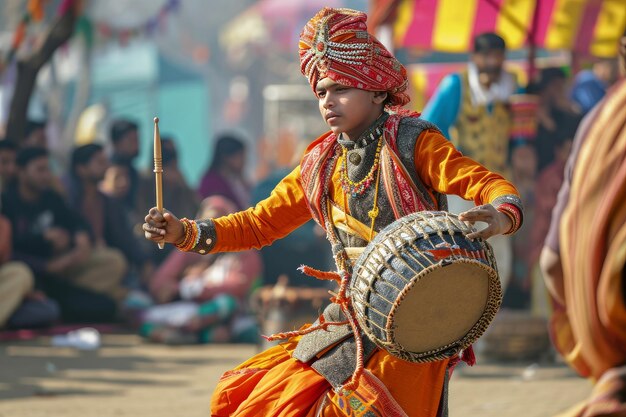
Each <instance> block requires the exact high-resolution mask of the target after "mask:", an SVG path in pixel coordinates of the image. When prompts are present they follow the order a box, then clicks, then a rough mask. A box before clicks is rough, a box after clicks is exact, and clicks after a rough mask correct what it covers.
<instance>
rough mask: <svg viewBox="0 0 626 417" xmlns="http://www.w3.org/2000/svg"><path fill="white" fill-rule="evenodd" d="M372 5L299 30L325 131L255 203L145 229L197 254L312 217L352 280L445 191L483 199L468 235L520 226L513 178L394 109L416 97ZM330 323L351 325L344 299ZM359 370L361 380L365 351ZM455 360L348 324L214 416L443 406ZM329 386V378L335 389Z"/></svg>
mask: <svg viewBox="0 0 626 417" xmlns="http://www.w3.org/2000/svg"><path fill="white" fill-rule="evenodd" d="M365 22H366V15H365V14H364V13H361V12H357V11H354V10H349V9H332V8H324V9H323V10H321V11H320V12H319V13H317V15H315V16H314V17H313V18H312V19H311V20H310V21H309V22H308V23H307V24H306V26H305V27H304V29H303V31H302V34H301V37H300V61H301V71H302V73H303V74H304V75H305V76H306V77H307V78H308V80H309V83H310V84H311V87H312V89H313V91H314V93H315V95H316V97H317V98H318V101H319V108H320V113H321V115H322V117H323V118H324V120H325V122H326V123H327V125H328V126H329V128H330V131H329V132H328V133H326V134H324V135H322V136H321V137H320V138H318V139H317V140H315V141H314V142H313V143H312V144H311V145H310V146H309V147H308V149H307V151H306V152H305V154H304V156H303V158H302V161H301V163H300V165H299V166H298V167H296V168H295V169H294V170H293V171H292V172H291V173H290V174H289V175H287V176H286V177H285V178H284V179H283V180H282V181H281V182H280V183H279V184H278V186H277V187H276V188H275V189H274V191H273V192H272V193H271V195H270V196H269V197H268V198H267V199H266V200H264V201H262V202H260V203H259V204H257V205H256V206H255V207H252V208H249V209H248V210H245V211H242V212H239V213H235V214H232V215H229V216H226V217H221V218H216V219H204V220H197V221H193V220H188V219H180V220H179V219H178V218H177V217H176V216H175V215H174V214H173V213H169V212H166V213H165V214H164V215H163V214H161V213H160V212H158V211H157V210H156V208H153V209H151V210H150V213H149V214H148V215H147V216H146V223H145V224H144V226H143V228H144V231H145V235H146V238H148V239H150V240H152V241H155V242H167V243H172V244H175V245H176V246H177V247H178V248H179V249H181V250H185V251H193V252H197V253H200V254H206V253H211V252H223V251H239V250H245V249H250V248H260V247H262V246H265V245H269V244H271V243H272V242H273V241H274V240H276V239H279V238H281V237H283V236H285V235H287V234H289V233H290V232H291V231H293V230H294V229H296V228H297V227H299V226H301V225H302V224H304V223H305V222H306V221H308V220H309V219H311V218H313V219H315V220H316V221H317V222H318V223H319V224H320V225H321V226H322V227H323V228H324V229H325V230H326V232H327V237H328V240H329V241H330V243H331V245H332V250H333V255H334V257H335V261H336V264H337V270H338V273H339V275H340V276H342V277H344V278H345V279H348V277H349V276H350V274H351V268H352V265H353V264H352V261H351V260H350V257H349V256H348V252H351V251H352V250H353V249H354V248H363V247H365V246H366V245H367V243H368V242H369V240H371V238H372V237H373V236H374V235H375V234H376V233H377V232H378V231H380V230H381V229H382V228H384V227H385V226H387V225H388V224H390V223H392V222H393V221H395V220H396V219H398V218H400V217H403V216H405V215H407V214H410V213H412V212H416V211H422V210H445V209H446V202H445V194H456V195H459V196H461V197H463V198H465V199H469V200H473V201H474V202H475V203H476V204H477V205H478V206H477V207H475V208H473V209H471V210H468V211H467V212H464V213H462V214H460V215H459V218H460V219H461V220H464V221H469V222H476V221H481V222H485V223H486V224H487V227H486V228H485V229H483V230H480V231H476V232H474V233H471V234H469V235H468V237H469V238H476V237H480V238H483V239H486V238H488V237H490V236H493V235H496V234H511V233H514V232H515V231H516V230H517V229H519V227H520V226H521V223H522V205H521V201H520V199H519V196H518V193H517V190H516V189H515V187H514V186H513V185H512V184H510V183H509V182H507V181H506V180H505V179H503V178H502V177H501V176H500V175H497V174H495V173H492V172H489V171H488V170H487V169H486V168H484V167H483V166H481V165H479V164H478V163H476V162H474V161H472V160H471V159H469V158H466V157H464V156H463V155H462V154H460V153H459V152H458V151H457V150H456V149H455V148H454V146H453V145H452V144H451V143H450V142H448V141H447V140H446V139H445V137H443V136H442V134H441V133H440V132H439V130H438V129H437V127H436V126H434V125H432V124H430V123H428V122H425V121H423V120H421V119H419V118H418V116H419V115H418V114H416V113H410V112H408V111H406V110H400V106H403V105H405V104H406V103H408V101H409V97H408V96H407V94H406V88H407V76H406V70H405V69H404V67H403V66H402V65H401V64H400V63H399V62H398V61H397V60H396V59H395V58H394V57H393V56H392V55H391V54H390V53H389V52H388V51H387V50H386V49H385V47H384V46H383V45H382V44H381V43H380V42H379V41H378V40H377V39H376V38H375V37H373V36H372V35H370V34H369V33H368V32H367V27H366V23H365ZM334 301H335V303H331V304H330V305H329V306H328V307H327V308H326V310H325V311H324V313H323V320H322V321H326V322H331V321H332V322H342V323H345V322H346V316H345V314H344V311H345V310H343V311H342V308H340V306H339V305H338V301H337V297H335V299H334ZM361 359H362V360H363V361H364V363H365V369H366V371H365V372H363V373H362V374H361V375H360V377H359V379H358V380H357V381H356V384H355V385H354V386H353V387H352V388H353V389H352V390H350V391H348V392H346V391H343V390H338V389H336V388H338V387H341V386H343V385H344V384H345V383H346V381H348V380H350V377H351V376H352V373H353V371H354V369H355V364H356V363H357V362H358V360H361ZM453 363H455V361H454V360H442V361H437V362H430V363H423V364H417V363H409V362H405V361H403V360H400V359H397V358H395V357H393V356H391V355H390V354H389V353H387V352H386V351H384V350H382V349H379V348H376V347H375V346H374V345H373V344H372V343H369V342H368V341H367V339H366V340H364V344H363V346H362V349H360V350H359V351H358V353H357V349H356V343H355V338H354V336H353V334H352V330H351V328H350V327H349V325H348V324H342V325H337V326H328V327H327V328H326V329H325V330H317V331H313V332H310V333H308V334H305V335H302V336H298V337H293V338H291V339H289V340H288V341H287V342H286V343H283V344H282V345H279V346H276V347H273V348H271V349H268V350H266V351H265V352H262V353H260V354H258V355H256V356H254V357H253V358H251V359H249V360H248V361H246V362H244V363H243V364H241V365H240V366H238V367H237V368H236V369H234V370H232V371H228V372H226V373H225V374H224V375H223V376H222V378H221V379H220V381H219V383H218V386H217V388H216V390H215V392H214V394H213V398H212V402H211V415H212V416H291V417H295V416H344V415H358V416H403V415H408V416H420V417H421V416H439V415H446V413H447V409H446V404H447V398H446V389H445V385H446V381H447V376H448V373H449V367H451V366H452V364H453ZM333 388H335V389H333Z"/></svg>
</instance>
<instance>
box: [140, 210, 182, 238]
mask: <svg viewBox="0 0 626 417" xmlns="http://www.w3.org/2000/svg"><path fill="white" fill-rule="evenodd" d="M164 212H165V213H161V212H160V211H159V210H157V208H156V207H152V208H151V209H150V211H149V212H148V215H147V216H146V217H145V219H144V220H145V221H146V222H145V223H144V224H143V226H142V229H143V231H144V236H145V237H146V239H148V240H151V241H153V242H156V243H159V242H165V243H174V244H176V243H181V242H182V241H183V239H184V238H185V227H184V226H183V222H181V221H180V220H178V218H177V217H176V216H174V215H173V214H172V213H170V212H169V211H167V210H164Z"/></svg>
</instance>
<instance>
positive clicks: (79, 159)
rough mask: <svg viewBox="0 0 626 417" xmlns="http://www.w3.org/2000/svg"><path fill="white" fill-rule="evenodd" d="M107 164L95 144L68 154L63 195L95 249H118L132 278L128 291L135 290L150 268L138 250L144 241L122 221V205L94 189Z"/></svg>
mask: <svg viewBox="0 0 626 417" xmlns="http://www.w3.org/2000/svg"><path fill="white" fill-rule="evenodd" d="M108 165H109V161H108V159H107V157H106V155H105V153H104V148H103V147H102V145H99V144H88V145H83V146H80V147H77V148H75V149H74V151H73V152H72V159H71V167H70V175H69V177H68V181H67V194H68V197H69V202H70V205H71V207H72V208H73V209H74V210H75V211H77V212H78V213H80V214H81V215H82V217H83V218H84V219H85V220H86V221H87V223H88V225H89V226H90V231H91V234H92V240H93V242H94V243H95V245H96V247H109V248H115V249H118V250H119V251H120V252H121V253H122V254H124V256H125V257H126V260H127V261H128V263H129V265H130V267H131V273H132V276H133V277H135V278H136V279H132V280H130V281H131V282H127V285H128V286H129V287H130V288H134V289H139V288H140V287H141V282H147V280H148V277H149V276H150V275H151V274H152V271H153V265H152V262H151V261H150V259H149V257H148V254H147V253H145V252H144V251H143V250H142V245H143V243H144V242H145V241H146V240H145V239H141V240H139V239H136V238H135V236H134V234H133V230H132V226H131V225H130V223H129V222H128V219H127V218H126V214H125V212H124V206H123V204H122V203H121V202H120V201H119V200H116V199H113V198H111V197H109V196H107V195H106V194H104V193H103V192H102V191H100V190H99V189H98V184H99V183H100V182H101V181H102V180H103V179H104V176H105V173H106V170H107V168H108Z"/></svg>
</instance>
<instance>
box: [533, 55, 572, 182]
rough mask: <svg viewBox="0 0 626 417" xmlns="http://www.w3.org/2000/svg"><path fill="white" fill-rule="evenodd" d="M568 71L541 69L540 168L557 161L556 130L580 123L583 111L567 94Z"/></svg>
mask: <svg viewBox="0 0 626 417" xmlns="http://www.w3.org/2000/svg"><path fill="white" fill-rule="evenodd" d="M566 87H567V74H565V71H563V70H562V69H561V68H556V67H550V68H544V69H543V70H542V71H541V75H540V80H539V84H538V86H537V88H538V90H539V91H538V93H539V110H538V113H537V116H538V128H537V137H536V139H535V149H536V151H537V163H538V165H537V169H538V170H539V171H541V170H543V169H544V168H545V167H547V166H548V165H550V164H551V163H552V162H553V161H554V141H553V138H554V136H555V132H556V130H557V128H558V126H560V125H562V124H570V123H576V124H577V123H579V122H580V119H581V114H580V112H579V110H578V109H577V106H575V105H574V104H573V103H572V102H571V101H569V99H568V98H567V95H566Z"/></svg>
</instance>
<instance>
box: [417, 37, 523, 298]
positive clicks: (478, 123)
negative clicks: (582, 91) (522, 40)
mask: <svg viewBox="0 0 626 417" xmlns="http://www.w3.org/2000/svg"><path fill="white" fill-rule="evenodd" d="M505 55H506V44H505V42H504V39H502V38H501V37H500V36H498V35H497V34H495V33H483V34H481V35H478V36H477V37H476V38H475V39H474V50H473V53H472V55H471V60H470V62H469V64H468V65H467V69H465V70H464V71H463V72H461V73H456V74H450V75H448V76H447V77H445V78H444V79H443V80H442V81H441V84H439V87H438V88H437V90H436V91H435V94H434V95H433V96H432V97H431V99H430V101H429V102H428V104H427V105H426V107H425V108H424V111H423V112H422V115H421V117H422V119H424V120H428V121H429V122H431V123H434V124H435V125H437V127H439V129H440V130H441V132H442V133H443V134H444V135H445V136H446V137H447V138H448V139H450V140H451V141H452V143H454V145H455V146H456V148H457V149H458V150H460V151H461V152H462V153H463V154H464V155H466V156H468V157H470V158H472V159H473V160H475V161H476V162H479V163H480V164H482V165H484V166H485V167H486V168H487V169H489V170H490V171H492V172H496V173H498V174H501V175H503V176H504V177H509V175H508V172H507V171H508V170H507V160H508V148H509V136H510V127H511V115H510V112H509V110H508V100H509V98H510V97H511V95H513V94H514V93H516V92H517V90H518V84H517V81H516V79H515V76H514V75H513V74H512V73H509V72H507V71H505V70H504V59H505ZM448 204H449V209H450V212H451V213H457V214H458V213H462V212H464V211H466V210H469V209H470V208H472V207H473V206H474V203H473V202H471V201H466V200H463V199H461V198H460V197H457V196H449V197H448ZM490 243H491V244H492V246H493V249H494V252H495V255H496V260H497V263H498V271H499V273H500V279H501V281H502V289H503V290H506V285H507V283H508V281H509V279H510V276H511V268H512V262H513V259H512V257H513V254H512V247H511V241H510V239H508V238H506V237H502V236H494V237H492V238H491V240H490Z"/></svg>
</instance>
